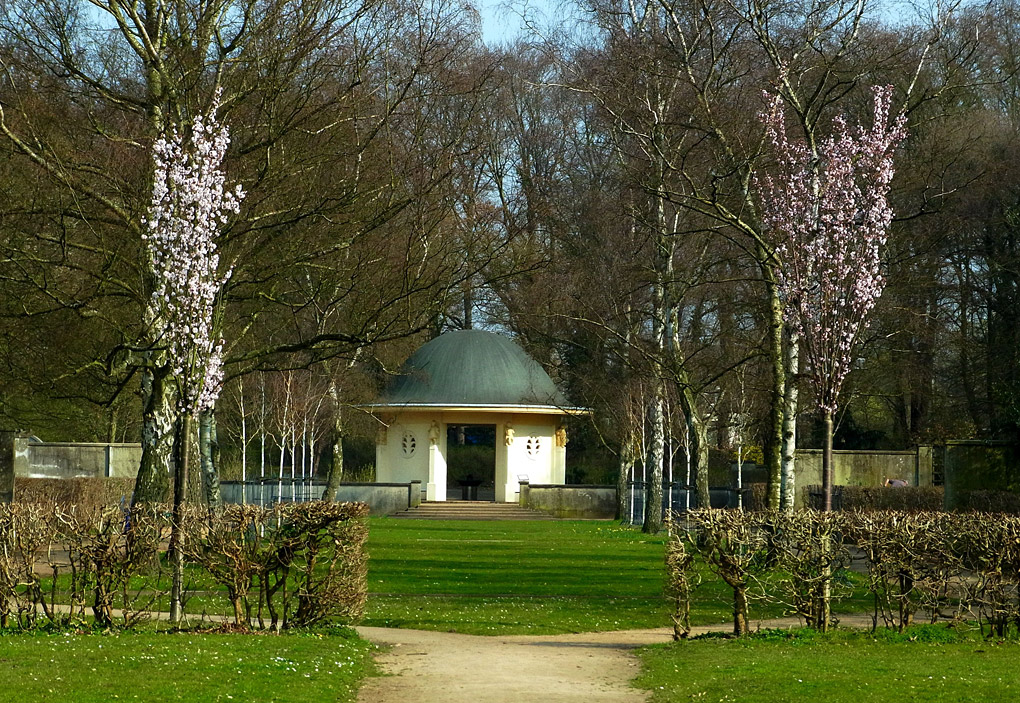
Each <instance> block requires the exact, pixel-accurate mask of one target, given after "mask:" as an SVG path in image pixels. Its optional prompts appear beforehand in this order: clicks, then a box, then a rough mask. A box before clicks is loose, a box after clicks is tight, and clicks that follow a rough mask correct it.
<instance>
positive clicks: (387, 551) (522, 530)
mask: <svg viewBox="0 0 1020 703" xmlns="http://www.w3.org/2000/svg"><path fill="white" fill-rule="evenodd" d="M665 540H666V537H665V535H664V534H660V535H645V534H642V533H641V532H640V531H638V530H636V529H634V528H631V527H625V526H621V525H619V524H617V523H614V522H611V521H556V522H552V521H549V522H484V521H477V522H476V521H453V520H451V521H444V520H436V521H431V520H394V519H387V518H379V519H373V520H372V521H371V525H370V529H369V538H368V552H369V572H368V582H369V583H368V585H369V600H368V611H367V613H366V618H365V620H364V621H363V624H365V625H375V626H381V627H407V628H419V629H431V630H444V631H452V632H464V633H470V634H557V633H564V632H586V631H588V632H591V631H600V630H621V629H634V628H650V627H664V626H668V625H669V624H670V620H669V609H668V605H667V603H666V600H665V597H664V577H665V565H664V563H663V552H664V545H665ZM705 581H706V584H705V586H703V587H702V588H701V589H699V596H698V602H697V604H696V606H695V608H694V609H693V617H694V620H695V621H696V622H699V623H714V622H721V621H724V620H726V619H727V618H728V617H730V611H729V598H730V596H729V595H728V593H729V592H728V591H727V590H726V589H725V587H724V586H723V585H722V584H721V583H718V582H717V580H715V579H712V578H707V577H706V579H705ZM775 614H778V612H777V613H775Z"/></svg>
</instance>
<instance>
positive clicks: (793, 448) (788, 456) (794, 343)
mask: <svg viewBox="0 0 1020 703" xmlns="http://www.w3.org/2000/svg"><path fill="white" fill-rule="evenodd" d="M785 360H786V391H785V395H784V398H783V405H784V408H783V457H782V459H783V464H782V466H783V469H782V479H783V480H782V485H783V493H782V501H781V505H780V507H781V508H782V509H783V510H786V511H791V510H793V508H794V505H795V503H796V500H797V475H796V461H797V402H798V398H797V396H798V390H797V374H798V373H799V372H800V333H799V332H798V331H797V330H796V328H794V327H792V326H787V328H786V355H785Z"/></svg>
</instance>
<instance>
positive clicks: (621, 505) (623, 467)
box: [616, 431, 634, 520]
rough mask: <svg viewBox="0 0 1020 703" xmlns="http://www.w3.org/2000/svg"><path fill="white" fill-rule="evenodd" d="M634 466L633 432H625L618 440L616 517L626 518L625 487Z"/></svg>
mask: <svg viewBox="0 0 1020 703" xmlns="http://www.w3.org/2000/svg"><path fill="white" fill-rule="evenodd" d="M633 468H634V434H633V433H632V432H629V431H628V432H627V433H626V434H625V435H624V437H623V441H622V442H620V464H619V473H618V474H617V476H616V519H617V520H626V519H627V517H628V516H627V492H628V491H627V489H628V482H629V479H630V472H631V470H632V469H633Z"/></svg>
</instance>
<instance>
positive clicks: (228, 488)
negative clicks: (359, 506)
mask: <svg viewBox="0 0 1020 703" xmlns="http://www.w3.org/2000/svg"><path fill="white" fill-rule="evenodd" d="M325 488H326V484H325V482H324V481H311V480H301V479H295V480H291V479H283V480H282V481H280V480H279V479H277V480H266V481H246V482H244V483H241V482H240V481H222V482H220V495H221V496H222V498H223V502H224V503H240V502H242V500H241V497H242V492H243V494H244V501H243V502H245V503H253V504H256V505H271V504H273V503H306V502H309V501H313V500H319V499H320V498H321V497H322V491H323V490H324V489H325ZM336 500H338V501H340V502H343V503H365V504H366V505H368V508H369V511H370V514H371V515H392V514H393V513H396V512H400V511H401V510H407V509H408V508H410V507H414V506H417V505H420V504H421V481H411V482H410V483H341V484H340V488H339V489H338V490H337V492H336Z"/></svg>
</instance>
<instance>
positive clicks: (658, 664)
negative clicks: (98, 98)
mask: <svg viewBox="0 0 1020 703" xmlns="http://www.w3.org/2000/svg"><path fill="white" fill-rule="evenodd" d="M638 654H639V656H640V657H641V659H642V662H643V665H644V666H643V671H642V674H641V676H640V677H639V678H638V679H637V680H636V682H635V684H636V685H637V686H638V687H640V688H645V689H649V690H651V691H652V692H653V693H652V701H653V702H664V701H741V702H742V703H758V702H759V701H760V702H761V703H774V702H776V703H782V702H783V701H811V700H819V701H821V700H824V701H826V703H867V702H868V701H875V702H876V703H878V702H879V701H882V702H884V701H889V700H901V699H902V700H910V701H919V702H926V701H954V702H956V701H995V700H1013V699H1015V698H1016V697H1017V695H1018V694H1020V670H1018V668H1017V660H1018V656H1020V645H1018V644H1017V643H1015V642H1008V643H1003V642H991V641H984V640H981V639H979V638H976V637H974V636H970V635H967V634H960V633H957V632H956V631H954V630H951V629H949V628H947V627H945V626H931V627H923V628H917V629H914V630H912V631H910V632H908V633H906V634H905V635H897V634H895V633H887V632H884V631H880V632H878V633H876V635H875V636H872V635H871V634H870V633H867V632H858V631H848V630H837V631H834V632H832V633H830V634H828V635H824V636H823V635H820V634H818V633H815V632H812V631H809V630H801V631H796V632H794V633H790V632H776V631H771V632H766V633H762V634H759V635H756V636H751V637H748V638H744V639H740V640H734V639H722V638H699V639H694V640H691V641H689V642H679V643H675V644H671V645H661V646H655V647H646V648H643V649H641V650H639V652H638Z"/></svg>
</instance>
